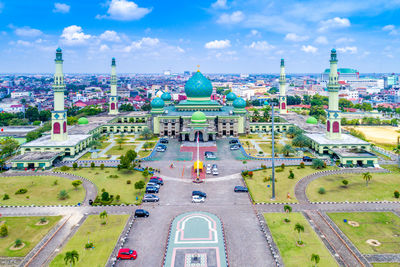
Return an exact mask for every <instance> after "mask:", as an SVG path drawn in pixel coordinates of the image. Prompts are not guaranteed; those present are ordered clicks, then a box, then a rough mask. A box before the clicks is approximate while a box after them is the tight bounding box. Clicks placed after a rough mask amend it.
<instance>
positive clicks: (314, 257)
mask: <svg viewBox="0 0 400 267" xmlns="http://www.w3.org/2000/svg"><path fill="white" fill-rule="evenodd" d="M319 260H320V258H319V255H318V254H314V253H313V254H312V255H311V262H315V265H314V267H317V264H318V263H319Z"/></svg>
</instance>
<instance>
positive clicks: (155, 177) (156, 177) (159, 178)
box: [150, 176, 164, 182]
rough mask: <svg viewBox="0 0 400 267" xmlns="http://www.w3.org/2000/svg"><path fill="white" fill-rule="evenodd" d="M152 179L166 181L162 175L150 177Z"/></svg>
mask: <svg viewBox="0 0 400 267" xmlns="http://www.w3.org/2000/svg"><path fill="white" fill-rule="evenodd" d="M150 179H157V180H159V181H160V182H164V181H163V179H162V178H161V177H158V176H153V177H150Z"/></svg>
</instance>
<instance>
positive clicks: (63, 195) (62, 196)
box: [58, 190, 69, 200]
mask: <svg viewBox="0 0 400 267" xmlns="http://www.w3.org/2000/svg"><path fill="white" fill-rule="evenodd" d="M68 197H69V195H68V192H67V191H66V190H61V191H60V192H59V193H58V198H59V199H61V200H64V199H67V198H68Z"/></svg>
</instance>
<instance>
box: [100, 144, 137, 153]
mask: <svg viewBox="0 0 400 267" xmlns="http://www.w3.org/2000/svg"><path fill="white" fill-rule="evenodd" d="M135 148H136V146H135V145H121V149H119V145H115V146H113V147H112V148H111V149H110V150H108V151H107V152H106V154H107V155H125V154H126V152H128V150H135Z"/></svg>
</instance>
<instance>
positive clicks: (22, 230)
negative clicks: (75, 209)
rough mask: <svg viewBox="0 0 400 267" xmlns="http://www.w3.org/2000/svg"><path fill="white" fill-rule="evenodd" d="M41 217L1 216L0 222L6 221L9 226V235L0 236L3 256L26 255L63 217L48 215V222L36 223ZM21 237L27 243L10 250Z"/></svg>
mask: <svg viewBox="0 0 400 267" xmlns="http://www.w3.org/2000/svg"><path fill="white" fill-rule="evenodd" d="M40 218H41V217H1V218H0V222H5V224H6V225H7V227H8V236H7V237H3V238H0V256H1V257H24V256H25V255H26V254H28V253H29V251H31V249H33V248H34V247H35V246H36V245H37V243H38V242H39V241H40V240H41V239H42V238H43V237H44V236H45V235H46V234H47V233H48V232H49V230H50V229H51V228H53V226H54V225H55V224H56V223H57V222H58V221H59V220H60V219H61V216H48V217H46V219H47V220H48V222H49V223H48V224H46V225H40V226H39V225H35V224H36V223H38V222H39V220H40ZM17 238H19V239H21V240H22V242H23V243H25V247H23V248H22V249H20V250H10V249H9V248H10V247H11V246H13V245H14V242H15V240H16V239H17Z"/></svg>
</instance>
